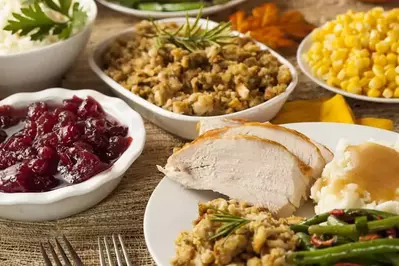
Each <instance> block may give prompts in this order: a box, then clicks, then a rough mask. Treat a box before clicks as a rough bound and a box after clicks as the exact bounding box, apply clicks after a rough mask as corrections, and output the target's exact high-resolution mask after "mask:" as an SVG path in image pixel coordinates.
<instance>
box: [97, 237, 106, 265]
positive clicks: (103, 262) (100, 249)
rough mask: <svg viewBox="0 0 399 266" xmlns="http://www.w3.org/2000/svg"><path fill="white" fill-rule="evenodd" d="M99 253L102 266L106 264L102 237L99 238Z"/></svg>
mask: <svg viewBox="0 0 399 266" xmlns="http://www.w3.org/2000/svg"><path fill="white" fill-rule="evenodd" d="M98 255H99V256H100V266H105V258H104V252H103V248H102V246H101V240H100V238H98Z"/></svg>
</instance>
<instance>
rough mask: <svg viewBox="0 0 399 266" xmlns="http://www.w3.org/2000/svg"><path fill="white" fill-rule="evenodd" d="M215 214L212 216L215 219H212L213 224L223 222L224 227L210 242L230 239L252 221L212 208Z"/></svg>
mask: <svg viewBox="0 0 399 266" xmlns="http://www.w3.org/2000/svg"><path fill="white" fill-rule="evenodd" d="M212 209H213V210H214V211H215V214H212V215H213V216H214V218H211V221H212V222H221V223H223V225H222V226H221V227H220V228H219V229H218V230H217V232H216V234H215V235H214V236H212V237H211V238H210V240H215V239H218V238H222V237H228V236H229V235H231V234H232V233H234V232H235V231H236V230H237V229H239V228H240V227H242V226H244V225H246V224H248V223H249V222H250V220H248V219H246V218H243V217H240V216H235V215H232V214H231V213H228V212H224V211H221V210H218V209H216V208H212Z"/></svg>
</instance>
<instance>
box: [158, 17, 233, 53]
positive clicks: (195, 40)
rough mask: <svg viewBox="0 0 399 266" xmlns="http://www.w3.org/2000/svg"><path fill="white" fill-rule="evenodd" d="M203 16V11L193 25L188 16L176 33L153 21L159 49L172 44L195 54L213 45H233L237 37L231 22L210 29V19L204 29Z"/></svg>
mask: <svg viewBox="0 0 399 266" xmlns="http://www.w3.org/2000/svg"><path fill="white" fill-rule="evenodd" d="M201 15H202V10H200V12H199V13H198V15H197V17H196V19H195V21H194V23H193V24H191V23H190V21H189V17H188V15H186V23H185V24H183V25H182V26H180V27H179V28H178V29H177V30H176V31H174V32H170V31H168V30H166V29H163V28H162V27H160V26H159V25H158V24H157V23H155V22H154V21H153V20H151V22H152V25H153V26H154V29H155V34H154V35H153V36H152V37H154V38H155V42H156V45H157V46H158V48H160V47H162V46H164V45H165V44H167V43H170V44H174V45H176V46H177V47H180V48H183V49H186V50H188V51H190V52H195V51H197V50H199V49H204V48H205V47H208V46H211V45H216V46H223V45H226V44H230V43H231V41H232V38H233V37H235V36H234V35H233V34H232V32H231V23H230V22H222V23H220V24H218V25H217V26H216V27H214V28H211V29H210V28H209V27H208V22H209V19H207V21H206V25H205V28H202V27H201V25H200V24H199V21H200V19H201Z"/></svg>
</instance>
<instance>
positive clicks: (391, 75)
mask: <svg viewBox="0 0 399 266" xmlns="http://www.w3.org/2000/svg"><path fill="white" fill-rule="evenodd" d="M396 75H397V74H396V71H395V69H394V68H390V69H388V70H387V71H385V77H386V78H387V80H388V81H394V80H395V78H396Z"/></svg>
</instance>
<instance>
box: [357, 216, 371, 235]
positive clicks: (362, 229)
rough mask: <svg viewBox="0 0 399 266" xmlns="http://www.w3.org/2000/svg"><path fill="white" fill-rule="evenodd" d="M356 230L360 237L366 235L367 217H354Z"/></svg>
mask: <svg viewBox="0 0 399 266" xmlns="http://www.w3.org/2000/svg"><path fill="white" fill-rule="evenodd" d="M355 225H356V230H357V231H358V232H359V233H360V234H361V235H366V234H367V233H368V230H369V228H368V224H367V216H360V217H356V219H355Z"/></svg>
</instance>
